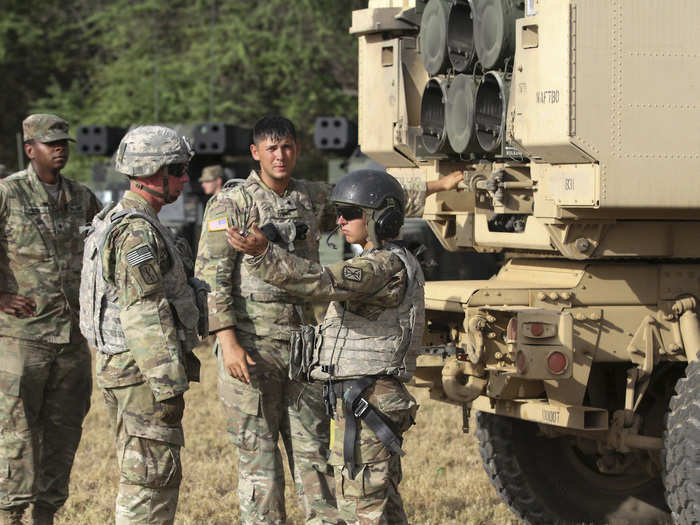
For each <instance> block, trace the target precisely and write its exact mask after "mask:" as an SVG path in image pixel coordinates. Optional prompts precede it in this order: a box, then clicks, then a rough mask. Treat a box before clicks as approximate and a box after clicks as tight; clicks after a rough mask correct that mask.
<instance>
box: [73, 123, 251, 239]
mask: <svg viewBox="0 0 700 525" xmlns="http://www.w3.org/2000/svg"><path fill="white" fill-rule="evenodd" d="M170 126H171V127H172V128H173V129H175V130H177V131H178V133H180V134H182V135H184V136H186V137H188V138H190V139H191V140H192V143H193V144H194V149H195V152H196V155H195V156H194V157H193V158H192V162H191V163H190V167H189V170H188V174H189V177H190V182H189V183H187V185H186V186H185V189H184V191H183V193H182V196H181V197H180V198H179V199H177V200H176V201H175V202H174V203H172V204H170V205H168V206H164V207H163V209H162V210H161V211H160V213H159V214H158V217H159V218H160V220H161V222H162V223H163V224H165V225H166V226H168V227H169V228H170V229H171V230H172V231H173V233H175V234H176V235H178V236H182V237H184V238H185V239H186V240H187V242H188V244H189V245H190V247H191V249H192V250H193V253H196V250H197V243H198V242H199V234H200V232H201V227H202V216H203V215H204V206H205V205H206V201H207V199H208V196H207V195H205V194H204V192H203V191H202V187H201V185H200V183H199V177H200V175H201V174H202V169H203V168H205V167H206V166H209V165H212V164H221V165H223V166H224V172H225V173H226V175H227V177H228V179H229V180H230V179H234V178H238V179H245V178H246V177H247V176H248V173H249V172H250V170H251V169H252V168H253V166H254V163H253V159H252V158H251V157H250V149H249V146H250V137H251V130H250V129H249V128H242V127H239V126H235V125H232V124H225V123H221V122H207V123H201V124H190V125H184V124H174V125H170ZM126 132H127V129H126V128H119V127H112V126H102V125H80V126H78V128H77V137H76V139H77V144H76V148H77V150H78V152H79V153H80V154H82V155H94V156H101V157H108V156H112V155H113V154H114V153H115V152H116V150H117V148H118V147H119V142H120V141H121V139H122V137H123V136H124V134H125V133H126ZM88 185H89V186H90V187H91V188H92V190H93V191H95V194H96V195H97V197H98V198H99V199H100V200H101V201H102V203H103V204H109V203H110V202H117V201H119V199H120V198H121V196H122V195H123V194H124V192H125V191H126V190H127V189H128V188H129V181H128V180H127V179H126V177H125V176H124V175H121V174H120V173H118V172H117V171H116V170H115V169H114V167H113V163H112V162H111V160H109V161H104V162H97V163H95V164H94V165H93V167H92V180H91V181H90V182H89V183H88Z"/></svg>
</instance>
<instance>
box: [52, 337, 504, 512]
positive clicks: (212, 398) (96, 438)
mask: <svg viewBox="0 0 700 525" xmlns="http://www.w3.org/2000/svg"><path fill="white" fill-rule="evenodd" d="M197 354H198V356H199V357H200V359H201V360H202V383H199V384H193V386H192V388H191V389H190V391H189V392H187V393H186V394H185V399H186V402H187V408H186V410H185V419H184V427H185V440H186V447H185V448H184V449H183V453H182V461H183V470H184V480H183V482H182V486H181V488H180V502H179V505H178V511H177V516H176V520H175V523H177V524H178V525H190V524H191V525H194V524H207V525H224V524H235V523H239V522H240V520H239V513H238V498H237V495H236V484H237V452H236V449H235V448H234V447H233V446H232V445H231V444H230V443H229V442H228V438H227V435H226V430H225V418H224V413H223V410H222V407H221V404H220V402H219V400H218V397H217V393H216V361H215V359H214V357H213V356H212V355H211V352H210V351H208V349H199V350H198V351H197ZM412 393H413V395H414V396H416V398H417V399H418V401H419V403H420V404H421V408H420V410H419V412H418V418H417V424H416V426H415V427H413V428H412V429H411V430H410V431H409V432H408V433H407V434H406V439H405V442H404V448H405V450H406V452H407V456H406V458H404V461H403V472H404V478H403V481H402V483H401V486H400V491H401V494H402V496H403V499H404V503H405V507H406V511H407V513H408V517H409V521H410V523H412V524H421V525H466V524H470V525H476V524H508V525H511V524H515V523H517V520H515V519H514V517H513V515H512V514H511V512H510V511H509V510H508V508H507V507H506V506H505V505H504V504H503V503H502V502H501V501H500V499H499V498H498V496H497V495H496V492H495V490H494V489H493V487H492V486H491V484H490V482H489V481H488V478H487V477H486V474H484V471H483V469H482V466H481V459H480V457H479V450H478V445H477V441H476V438H475V437H474V436H473V435H471V434H463V433H462V416H461V411H460V409H459V408H458V407H455V406H452V405H448V404H445V403H439V402H437V401H432V400H430V399H429V398H428V392H427V391H426V390H424V389H417V388H414V389H412ZM280 446H281V445H280ZM117 480H118V476H117V463H116V459H115V453H114V445H113V436H112V430H111V428H110V425H109V421H108V419H107V412H106V410H105V407H104V401H103V399H102V393H101V391H100V390H99V389H97V388H95V390H94V392H93V398H92V408H91V410H90V413H89V415H88V417H87V419H86V421H85V429H84V433H83V438H82V442H81V444H80V448H79V450H78V454H77V457H76V460H75V465H74V467H73V474H72V477H71V487H70V490H71V495H70V497H69V498H68V502H67V503H66V505H65V507H64V508H63V509H62V510H61V511H60V512H59V513H58V514H57V516H56V518H57V519H56V523H57V525H64V524H71V525H75V524H108V523H113V522H114V513H113V507H114V498H115V495H116V490H117ZM286 493H287V513H288V518H289V520H288V523H290V524H294V525H301V524H303V522H304V520H303V516H302V513H301V509H300V507H299V504H298V502H297V500H296V493H295V492H294V488H293V484H292V482H291V478H290V476H289V473H287V492H286Z"/></svg>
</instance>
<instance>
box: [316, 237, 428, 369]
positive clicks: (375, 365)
mask: <svg viewBox="0 0 700 525" xmlns="http://www.w3.org/2000/svg"><path fill="white" fill-rule="evenodd" d="M384 249H388V250H391V252H393V253H395V254H396V255H397V256H398V257H399V259H401V261H402V262H403V264H404V266H405V267H406V272H407V277H408V279H407V282H406V292H405V294H404V297H403V300H402V301H401V304H399V305H398V306H397V307H395V308H387V309H386V310H384V311H383V312H382V313H381V314H380V315H379V317H378V318H377V319H375V320H370V319H367V318H365V317H361V316H359V315H356V314H353V313H352V312H349V311H347V310H346V309H345V308H344V307H343V305H342V303H340V302H339V301H333V302H331V304H330V306H329V307H328V311H327V312H326V316H325V318H324V320H323V323H322V324H321V326H320V327H319V329H318V333H317V334H316V342H315V344H316V351H315V352H314V353H315V354H316V355H317V356H318V358H317V359H318V361H317V366H315V367H314V368H313V369H312V371H311V377H312V378H313V379H317V380H326V379H329V378H334V379H348V378H352V377H361V376H375V375H391V376H396V377H397V378H398V379H399V380H401V381H409V380H410V379H411V377H413V374H414V372H415V370H416V356H417V351H418V348H419V347H420V345H421V340H422V338H423V327H424V325H425V306H424V305H425V299H424V296H423V287H424V285H425V279H424V277H423V270H421V267H420V265H419V263H418V261H417V260H416V258H415V257H414V256H413V255H412V254H411V253H410V252H408V251H407V250H406V249H405V248H402V247H399V246H397V245H393V244H391V243H389V244H387V245H385V246H384Z"/></svg>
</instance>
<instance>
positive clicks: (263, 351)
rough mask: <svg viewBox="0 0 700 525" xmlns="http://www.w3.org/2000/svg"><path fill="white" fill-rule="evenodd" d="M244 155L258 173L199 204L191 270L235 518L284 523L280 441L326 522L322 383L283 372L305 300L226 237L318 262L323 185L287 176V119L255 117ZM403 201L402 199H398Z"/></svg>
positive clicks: (417, 198) (331, 507)
mask: <svg viewBox="0 0 700 525" xmlns="http://www.w3.org/2000/svg"><path fill="white" fill-rule="evenodd" d="M253 141H254V143H253V144H252V145H251V147H250V150H251V155H252V156H253V158H254V159H255V160H256V161H258V163H259V167H260V169H259V171H256V172H253V173H251V175H250V176H249V177H248V179H247V180H246V182H244V183H242V184H239V185H238V186H236V187H233V188H225V189H223V190H222V191H221V192H220V193H219V194H218V195H216V196H215V197H213V198H212V200H211V201H210V203H209V204H208V208H207V212H206V215H205V218H204V222H203V229H202V236H201V238H200V242H199V249H198V254H197V264H196V274H197V277H199V278H200V279H201V280H203V281H205V282H207V283H208V284H209V285H210V286H211V294H210V297H209V327H210V330H211V331H212V332H213V333H216V336H217V341H218V346H217V350H216V351H217V356H218V358H219V394H220V396H221V398H222V400H223V403H224V406H225V409H226V412H227V417H228V424H227V430H228V432H229V433H230V437H231V441H232V442H233V443H234V445H235V446H237V447H238V449H239V472H238V476H239V481H238V497H239V503H240V506H241V517H242V522H243V523H245V524H247V523H284V522H285V520H286V512H285V501H284V471H283V465H282V455H281V453H280V450H279V446H278V439H279V436H281V437H282V440H283V441H284V443H285V450H286V451H287V456H288V462H289V464H290V466H292V467H293V468H292V469H291V470H292V474H293V476H294V479H295V483H296V486H297V491H298V493H299V495H300V498H301V501H302V505H303V507H304V510H305V514H306V520H307V523H327V522H330V523H335V522H336V520H337V516H336V511H335V499H334V496H333V494H332V492H333V481H332V479H331V478H330V476H329V473H328V472H327V464H326V457H327V454H328V443H329V438H330V433H329V418H328V416H327V415H326V413H325V408H324V404H323V392H322V390H323V385H322V384H320V383H318V384H314V383H303V382H300V381H297V380H295V379H290V378H289V377H288V364H289V355H290V354H289V341H290V337H291V334H292V330H294V329H295V328H297V327H298V326H299V325H300V323H302V322H304V321H306V322H311V319H308V318H307V319H302V315H300V312H303V311H304V309H305V306H306V305H307V304H308V301H307V300H306V299H304V298H303V297H299V296H296V295H293V294H290V293H289V292H287V291H286V290H283V289H281V288H279V287H277V286H273V285H270V284H268V283H265V282H263V281H262V280H261V279H259V278H257V277H256V276H254V275H252V274H251V273H250V272H249V270H248V268H247V267H246V266H245V265H243V264H241V259H242V256H241V253H240V252H239V251H237V250H236V249H235V248H233V247H231V246H230V245H229V244H228V242H227V240H226V230H227V228H228V227H229V226H230V225H231V224H236V225H238V226H240V227H241V228H242V230H241V231H242V232H243V234H245V232H246V228H247V227H248V226H250V225H251V224H253V223H257V224H259V225H260V226H261V229H262V231H263V232H265V235H266V242H267V239H269V240H270V242H274V243H275V245H276V246H279V247H280V249H282V250H284V251H286V252H290V253H294V254H295V255H296V256H297V257H299V258H301V259H303V260H306V261H309V262H310V263H312V262H313V263H318V261H319V254H318V248H319V239H320V234H321V232H327V231H332V230H333V229H334V228H335V226H336V225H335V219H336V213H335V207H334V205H333V203H332V202H331V200H330V198H329V197H330V193H331V191H332V189H333V187H332V186H331V185H329V184H327V183H322V182H310V181H305V180H300V179H297V178H294V177H292V174H293V172H294V168H295V165H296V160H297V158H298V155H299V153H300V145H299V142H298V141H297V138H296V131H295V129H294V125H293V124H292V123H291V122H290V121H289V120H287V119H285V118H283V117H265V118H263V119H261V120H260V121H259V122H258V123H256V124H255V126H254V128H253ZM459 180H462V176H461V173H460V174H457V175H452V176H448V177H444V178H442V179H441V180H440V182H437V181H436V182H435V183H431V184H433V186H429V187H427V188H426V185H425V182H423V181H422V179H421V180H420V182H418V183H417V184H416V187H415V188H411V189H410V191H409V192H408V197H409V198H408V202H409V203H411V204H412V206H409V210H408V213H409V214H414V213H416V212H419V211H420V210H419V207H420V206H421V205H422V203H423V202H424V200H425V195H426V193H431V192H432V191H440V190H441V189H451V188H454V187H455V186H456V185H457V183H458V181H459ZM402 202H403V197H402ZM307 317H310V316H308V315H307Z"/></svg>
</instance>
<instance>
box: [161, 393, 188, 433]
mask: <svg viewBox="0 0 700 525" xmlns="http://www.w3.org/2000/svg"><path fill="white" fill-rule="evenodd" d="M160 413H161V416H160V419H161V420H162V421H163V423H165V424H166V425H168V426H169V427H172V426H175V425H178V424H180V422H182V416H183V414H184V413H185V398H184V397H183V396H182V394H178V395H176V396H175V397H171V398H170V399H165V400H163V401H161V402H160Z"/></svg>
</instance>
